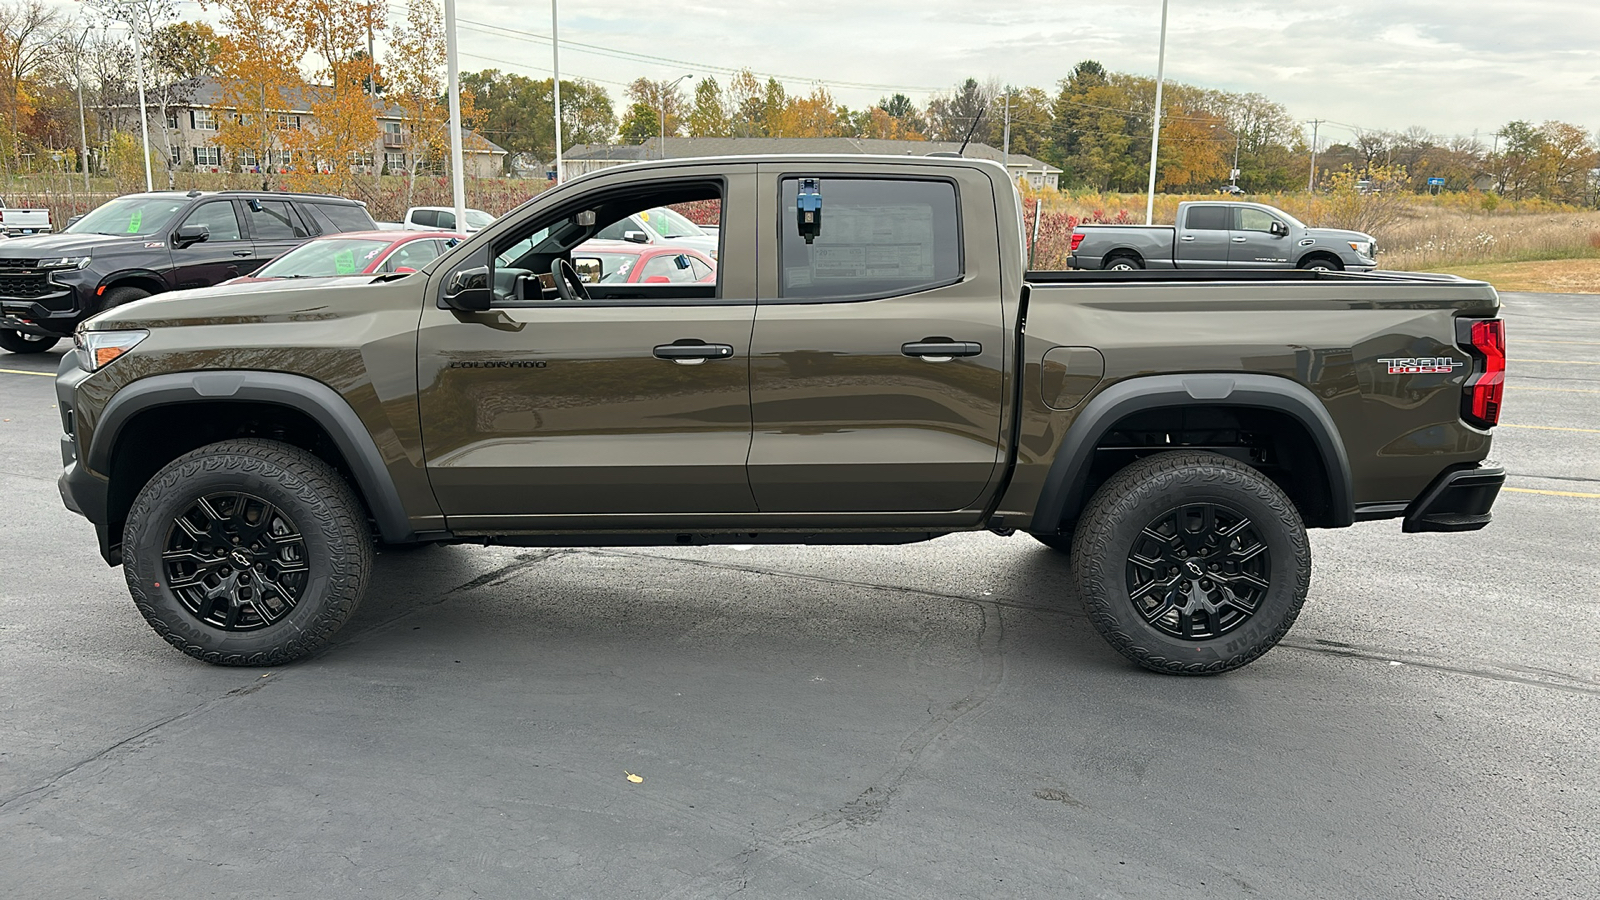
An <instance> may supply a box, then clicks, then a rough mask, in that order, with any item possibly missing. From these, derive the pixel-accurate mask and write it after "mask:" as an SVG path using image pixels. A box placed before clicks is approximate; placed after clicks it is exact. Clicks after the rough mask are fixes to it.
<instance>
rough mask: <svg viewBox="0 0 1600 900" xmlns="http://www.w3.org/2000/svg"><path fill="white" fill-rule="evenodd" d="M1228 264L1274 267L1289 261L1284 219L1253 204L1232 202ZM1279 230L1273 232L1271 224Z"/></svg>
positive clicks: (1262, 267)
mask: <svg viewBox="0 0 1600 900" xmlns="http://www.w3.org/2000/svg"><path fill="white" fill-rule="evenodd" d="M1232 212H1233V222H1232V225H1233V228H1232V233H1231V239H1230V241H1229V244H1228V247H1229V251H1228V264H1229V265H1230V266H1233V267H1234V268H1242V269H1274V268H1283V267H1284V266H1287V265H1288V264H1289V227H1288V223H1286V222H1284V221H1283V220H1282V219H1280V218H1278V217H1277V216H1275V215H1273V214H1272V213H1269V212H1267V211H1266V210H1264V209H1257V208H1256V207H1254V206H1235V207H1234V208H1233V210H1232ZM1275 225H1276V226H1278V228H1279V229H1280V230H1282V232H1283V233H1282V234H1273V233H1272V229H1273V226H1275Z"/></svg>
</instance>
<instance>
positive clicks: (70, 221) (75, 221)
mask: <svg viewBox="0 0 1600 900" xmlns="http://www.w3.org/2000/svg"><path fill="white" fill-rule="evenodd" d="M83 216H84V214H83V213H79V214H77V215H75V216H73V217H72V218H70V219H68V220H67V227H68V228H71V227H72V226H74V225H76V224H78V220H79V219H82V218H83Z"/></svg>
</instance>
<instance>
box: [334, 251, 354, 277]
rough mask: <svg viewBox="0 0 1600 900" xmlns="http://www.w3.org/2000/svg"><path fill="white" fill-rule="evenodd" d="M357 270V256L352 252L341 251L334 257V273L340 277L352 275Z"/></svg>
mask: <svg viewBox="0 0 1600 900" xmlns="http://www.w3.org/2000/svg"><path fill="white" fill-rule="evenodd" d="M355 270H356V255H355V253H354V251H351V250H340V251H339V252H338V253H335V254H334V255H333V271H334V272H336V273H338V274H340V275H350V274H353V273H354V272H355Z"/></svg>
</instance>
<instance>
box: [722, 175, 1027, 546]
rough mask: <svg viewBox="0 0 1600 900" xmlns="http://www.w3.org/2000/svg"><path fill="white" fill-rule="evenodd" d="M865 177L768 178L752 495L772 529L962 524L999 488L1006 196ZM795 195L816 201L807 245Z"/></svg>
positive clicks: (935, 178)
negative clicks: (1001, 229) (793, 518)
mask: <svg viewBox="0 0 1600 900" xmlns="http://www.w3.org/2000/svg"><path fill="white" fill-rule="evenodd" d="M871 171H873V167H871V166H863V165H862V164H860V163H854V164H839V165H836V166H829V165H821V166H813V167H809V168H804V169H795V168H791V167H789V166H785V165H782V164H769V165H764V166H763V167H762V170H761V197H762V201H763V202H762V205H761V207H760V211H761V222H762V229H763V234H762V240H763V243H762V245H761V251H760V253H761V264H762V270H761V271H762V288H761V301H760V306H759V308H758V310H757V314H756V325H755V335H754V339H753V341H752V346H751V352H750V394H751V416H752V421H753V425H754V436H753V438H752V445H751V449H750V485H751V489H752V490H753V491H754V493H755V499H756V503H757V505H758V507H759V508H760V510H761V512H762V513H763V514H766V513H795V514H808V513H852V512H854V513H861V512H901V513H907V512H910V513H928V512H949V511H958V510H968V509H970V508H972V507H973V506H975V505H981V504H982V502H983V499H984V498H985V496H986V493H985V488H986V487H987V486H988V484H989V483H990V481H991V479H992V478H993V477H994V475H995V473H996V471H997V467H998V462H999V458H1000V446H1001V444H1000V427H1001V410H1002V407H1003V406H1004V404H1005V402H1006V401H1005V397H1004V396H1003V394H1004V391H1003V386H1004V383H1005V333H1004V324H1003V313H1002V309H1001V299H1000V250H999V236H998V234H997V233H996V229H995V224H994V223H995V206H994V204H995V200H994V191H995V187H994V185H993V183H992V182H991V181H990V180H989V178H988V177H987V176H986V175H985V174H984V173H983V172H982V171H980V170H977V169H966V168H955V167H952V168H949V169H929V170H928V172H930V173H938V174H928V175H919V174H917V172H916V169H915V168H913V167H907V166H885V167H882V168H881V169H880V171H881V172H882V174H881V175H866V174H863V173H865V172H871ZM947 173H953V175H952V174H947ZM801 179H815V180H816V188H817V193H818V194H820V202H821V216H820V221H821V224H820V227H819V229H818V230H817V233H816V234H815V235H814V236H813V239H812V240H811V241H810V242H808V241H807V240H806V239H805V237H804V236H803V235H802V234H801V231H800V224H799V212H800V211H799V207H798V195H799V186H800V181H801ZM809 202H811V201H810V198H809V195H808V203H809ZM806 520H807V521H810V520H811V519H806Z"/></svg>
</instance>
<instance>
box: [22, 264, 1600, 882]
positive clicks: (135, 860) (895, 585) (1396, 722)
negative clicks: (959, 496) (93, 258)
mask: <svg viewBox="0 0 1600 900" xmlns="http://www.w3.org/2000/svg"><path fill="white" fill-rule="evenodd" d="M1504 299H1505V303H1506V317H1507V319H1508V331H1509V344H1510V352H1511V357H1512V362H1511V365H1510V379H1509V382H1508V384H1509V387H1508V392H1507V398H1506V403H1505V407H1506V412H1505V414H1504V422H1505V423H1506V424H1505V425H1504V427H1502V428H1501V429H1500V430H1499V431H1498V433H1497V437H1496V447H1495V456H1496V457H1497V458H1498V459H1500V460H1501V461H1502V462H1503V463H1504V464H1505V465H1506V466H1507V468H1508V469H1509V471H1510V472H1511V473H1513V474H1512V477H1511V479H1510V481H1509V482H1508V488H1507V491H1506V492H1505V493H1503V494H1502V495H1501V497H1500V500H1499V503H1498V504H1497V505H1496V509H1495V515H1496V519H1495V522H1494V524H1492V525H1491V526H1490V527H1489V528H1488V529H1486V530H1484V531H1481V532H1476V533H1473V534H1468V535H1412V536H1406V535H1402V534H1401V533H1400V529H1399V524H1398V522H1383V523H1371V524H1365V525H1359V526H1356V527H1354V528H1350V529H1345V530H1341V531H1322V532H1314V533H1313V550H1314V553H1315V555H1316V569H1315V580H1314V583H1313V586H1312V593H1311V599H1310V601H1309V602H1308V603H1307V605H1306V607H1305V611H1304V613H1303V614H1302V616H1301V618H1300V621H1299V623H1298V624H1297V625H1296V626H1295V628H1294V630H1293V631H1292V632H1291V633H1290V635H1289V637H1288V639H1287V641H1286V642H1285V643H1284V644H1282V645H1280V647H1279V648H1278V649H1276V650H1274V651H1273V652H1271V653H1269V654H1268V655H1267V656H1265V657H1264V658H1262V659H1261V660H1259V661H1258V662H1256V663H1255V664H1253V665H1251V666H1249V667H1248V668H1246V669H1243V670H1241V671H1239V672H1235V673H1232V674H1229V675H1226V676H1222V677H1217V678H1209V679H1183V678H1171V677H1164V676H1159V675H1153V674H1148V673H1145V672H1143V671H1141V670H1139V669H1136V668H1134V667H1133V666H1131V665H1130V664H1128V663H1126V662H1125V661H1124V660H1123V659H1122V658H1121V657H1120V656H1118V655H1117V654H1116V653H1115V652H1114V651H1112V650H1111V649H1110V648H1109V647H1108V646H1107V645H1105V644H1104V643H1103V642H1102V641H1101V640H1100V638H1099V636H1098V635H1097V634H1095V632H1094V631H1093V629H1092V628H1091V627H1090V626H1089V624H1088V622H1087V621H1086V620H1085V619H1084V618H1083V616H1082V614H1081V607H1080V605H1079V603H1078V601H1077V599H1076V598H1075V597H1074V596H1072V594H1071V592H1070V591H1069V590H1068V588H1067V578H1066V565H1065V563H1064V560H1063V559H1062V558H1060V557H1059V556H1058V555H1057V554H1055V553H1054V552H1053V551H1050V550H1047V549H1045V548H1043V547H1041V546H1039V545H1038V544H1036V543H1035V542H1033V541H1032V540H1030V539H1028V538H1027V537H1026V536H1015V537H1011V538H1000V537H996V536H992V535H987V534H983V535H963V536H956V537H950V538H945V539H942V540H939V541H935V542H932V543H928V544H922V545H915V546H910V547H898V548H894V547H886V548H872V547H869V548H843V549H837V548H781V547H776V548H775V547H758V548H750V549H739V548H714V549H685V550H678V549H664V550H571V551H543V550H540V551H528V550H514V549H493V550H485V549H482V548H469V547H439V548H429V549H423V550H417V551H412V552H406V553H388V554H384V555H383V556H382V557H380V567H379V571H378V574H377V576H376V578H375V580H374V583H373V586H372V589H371V590H370V592H369V593H368V595H367V600H366V603H365V605H364V606H363V607H362V609H361V611H360V612H359V613H358V615H357V618H356V620H355V621H354V622H352V623H351V624H350V625H349V626H348V627H346V629H345V630H344V631H343V632H342V633H341V636H340V638H339V640H338V642H337V643H336V645H335V646H334V647H332V648H331V649H330V650H328V651H326V652H324V653H322V654H321V655H319V656H318V657H316V658H314V659H312V660H310V661H307V662H303V663H300V664H296V665H293V666H289V667H286V668H283V669H272V670H251V669H219V668H213V667H210V666H206V665H204V664H202V663H199V662H196V661H194V660H192V659H189V658H188V657H186V656H183V655H182V654H180V653H178V652H177V651H174V650H172V649H170V648H169V647H167V645H166V644H164V643H163V642H162V641H161V640H160V639H159V638H157V637H156V636H155V634H154V633H152V632H151V631H150V629H149V628H148V627H147V626H146V625H145V623H144V621H143V620H142V619H141V618H140V616H139V614H138V612H137V611H136V610H135V609H134V607H133V605H132V603H131V601H129V599H128V595H127V591H126V588H125V586H124V585H123V583H122V575H121V570H120V569H117V570H113V569H109V568H107V567H106V566H105V565H104V563H103V562H102V561H101V560H100V559H99V556H98V554H97V553H96V550H95V543H94V536H93V531H92V528H91V527H90V526H89V525H88V524H87V523H86V522H84V521H83V520H81V519H79V518H78V517H76V516H74V515H72V514H71V513H69V512H67V511H66V510H65V509H64V508H62V506H61V502H60V499H59V497H58V495H57V492H56V486H55V478H56V474H57V473H58V471H59V465H60V460H59V454H58V451H57V444H56V439H57V434H58V432H59V430H60V425H59V419H58V417H57V414H56V411H55V409H54V408H53V404H54V395H53V383H52V381H51V379H50V378H47V377H39V375H38V374H30V373H46V372H48V373H53V372H54V370H55V366H56V362H57V360H58V358H59V354H58V353H52V354H49V355H46V356H40V357H21V356H14V355H8V354H0V418H3V419H4V420H5V421H4V422H3V423H0V896H3V897H17V898H24V897H26V898H50V897H104V898H146V897H185V896H193V897H200V896H206V897H250V898H259V897H269V896H270V897H301V896H306V897H313V896H314V897H319V898H322V897H346V896H357V895H364V896H374V897H384V898H412V897H415V898H465V897H532V896H539V897H594V898H613V897H652V898H653V897H729V896H732V895H734V894H739V893H741V892H743V895H744V896H749V897H829V898H856V897H907V898H911V897H915V898H930V897H996V896H1005V897H1080V896H1082V897H1128V898H1146V897H1155V896H1184V897H1191V898H1207V897H1216V898H1235V897H1263V898H1275V900H1281V898H1299V897H1317V898H1323V897H1327V898H1357V897H1359V898H1388V897H1419V898H1442V897H1474V898H1501V897H1541V898H1550V897H1561V898H1567V897H1570V898H1593V897H1595V896H1596V893H1597V888H1596V885H1597V884H1600V577H1597V575H1596V573H1597V572H1600V540H1597V537H1596V535H1597V531H1600V527H1597V526H1600V296H1583V295H1535V294H1507V295H1505V297H1504ZM61 346H62V347H65V346H66V345H65V344H63V345H61ZM625 773H632V774H635V775H638V776H640V777H642V779H643V781H642V782H639V783H633V782H631V781H629V780H628V778H627V776H626V774H625Z"/></svg>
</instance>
